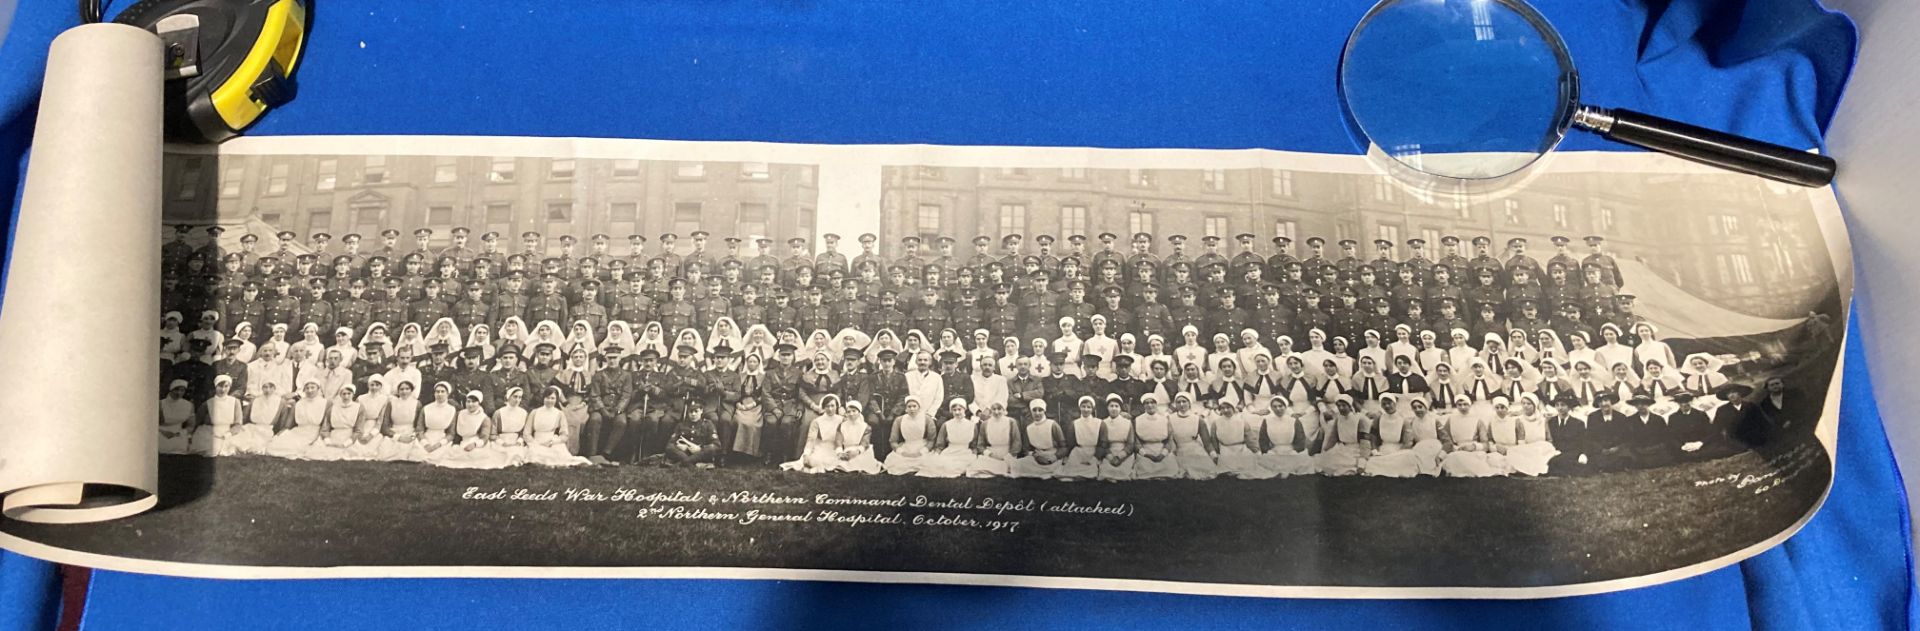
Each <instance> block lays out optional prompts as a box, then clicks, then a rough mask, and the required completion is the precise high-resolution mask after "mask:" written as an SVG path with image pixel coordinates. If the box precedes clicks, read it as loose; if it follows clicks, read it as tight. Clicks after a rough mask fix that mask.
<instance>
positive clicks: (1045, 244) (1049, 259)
mask: <svg viewBox="0 0 1920 631" xmlns="http://www.w3.org/2000/svg"><path fill="white" fill-rule="evenodd" d="M1033 243H1034V245H1037V246H1039V248H1040V251H1039V253H1037V254H1034V255H1033V256H1034V258H1037V259H1039V260H1040V269H1043V270H1047V271H1048V272H1049V273H1055V276H1058V274H1057V272H1059V271H1060V257H1057V256H1054V255H1053V244H1054V238H1053V235H1050V234H1043V235H1040V236H1037V237H1034V238H1033Z"/></svg>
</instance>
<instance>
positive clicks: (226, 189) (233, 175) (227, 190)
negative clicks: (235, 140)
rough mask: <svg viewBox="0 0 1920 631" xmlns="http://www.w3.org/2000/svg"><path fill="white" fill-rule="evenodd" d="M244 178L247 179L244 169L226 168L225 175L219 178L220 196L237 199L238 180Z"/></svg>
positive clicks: (238, 192) (237, 167)
mask: <svg viewBox="0 0 1920 631" xmlns="http://www.w3.org/2000/svg"><path fill="white" fill-rule="evenodd" d="M245 177H247V168H246V167H239V166H232V167H227V173H226V175H222V176H220V196H221V197H239V196H240V180H241V179H243V178H245Z"/></svg>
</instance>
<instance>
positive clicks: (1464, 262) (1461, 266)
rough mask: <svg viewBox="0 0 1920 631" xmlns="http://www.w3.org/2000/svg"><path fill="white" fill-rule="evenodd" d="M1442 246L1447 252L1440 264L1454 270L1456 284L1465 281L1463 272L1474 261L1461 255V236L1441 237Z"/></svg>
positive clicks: (1441, 258)
mask: <svg viewBox="0 0 1920 631" xmlns="http://www.w3.org/2000/svg"><path fill="white" fill-rule="evenodd" d="M1440 246H1441V250H1442V251H1443V252H1445V254H1444V255H1442V256H1441V257H1440V264H1441V265H1445V266H1447V268H1448V269H1451V270H1453V272H1454V275H1453V280H1454V283H1455V284H1463V283H1465V282H1466V278H1465V277H1464V274H1463V272H1465V271H1466V270H1467V266H1468V265H1469V264H1470V263H1472V262H1473V261H1472V260H1471V259H1468V258H1467V257H1465V256H1462V255H1461V253H1460V237H1456V236H1453V235H1446V236H1443V237H1440ZM1442 337H1445V336H1442Z"/></svg>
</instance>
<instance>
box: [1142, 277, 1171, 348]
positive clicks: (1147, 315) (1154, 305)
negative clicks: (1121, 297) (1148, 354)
mask: <svg viewBox="0 0 1920 631" xmlns="http://www.w3.org/2000/svg"><path fill="white" fill-rule="evenodd" d="M1138 289H1139V291H1140V297H1139V299H1138V300H1136V301H1135V302H1134V303H1133V323H1134V327H1135V328H1136V329H1137V330H1138V331H1139V333H1140V339H1146V338H1148V337H1152V336H1155V335H1158V336H1161V337H1163V338H1167V337H1170V336H1172V335H1173V334H1174V332H1176V331H1178V330H1179V329H1178V328H1175V327H1174V325H1173V313H1172V310H1171V309H1170V308H1169V307H1167V305H1166V303H1164V302H1161V301H1160V286H1159V285H1156V284H1153V283H1150V282H1149V283H1144V284H1142V285H1140V286H1139V288H1138Z"/></svg>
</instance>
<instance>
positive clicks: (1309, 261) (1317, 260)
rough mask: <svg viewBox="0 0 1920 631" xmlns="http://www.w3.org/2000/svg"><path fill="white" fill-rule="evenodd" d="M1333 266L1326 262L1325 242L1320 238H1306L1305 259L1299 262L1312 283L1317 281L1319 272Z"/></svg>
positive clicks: (1330, 262)
mask: <svg viewBox="0 0 1920 631" xmlns="http://www.w3.org/2000/svg"><path fill="white" fill-rule="evenodd" d="M1330 265H1333V262H1332V261H1328V260H1327V240H1326V239H1324V238H1321V237H1317V236H1316V237H1307V257H1306V258H1304V259H1301V260H1300V267H1301V269H1302V270H1305V272H1306V273H1307V274H1308V275H1309V276H1310V277H1311V278H1312V280H1314V281H1318V280H1319V276H1320V270H1321V269H1322V268H1325V267H1328V266H1330Z"/></svg>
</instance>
